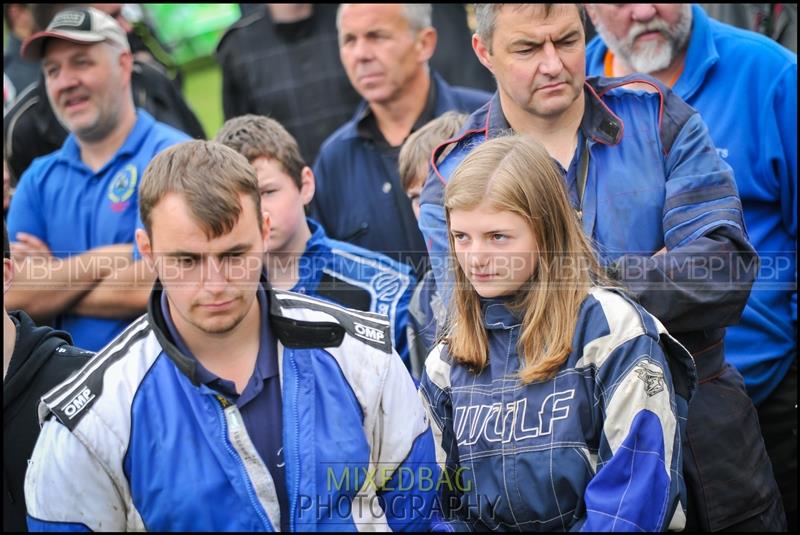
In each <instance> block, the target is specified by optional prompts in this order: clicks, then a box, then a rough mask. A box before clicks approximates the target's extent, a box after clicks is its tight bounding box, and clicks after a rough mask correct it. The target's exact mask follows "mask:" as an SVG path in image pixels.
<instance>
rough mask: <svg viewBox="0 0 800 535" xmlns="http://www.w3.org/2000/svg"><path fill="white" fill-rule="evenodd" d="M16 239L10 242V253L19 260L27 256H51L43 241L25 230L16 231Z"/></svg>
mask: <svg viewBox="0 0 800 535" xmlns="http://www.w3.org/2000/svg"><path fill="white" fill-rule="evenodd" d="M16 238H17V241H14V242H11V254H12V255H13V256H14V257H15V258H16V259H17V260H19V261H22V260H25V259H26V258H29V257H34V256H35V257H42V258H48V257H50V256H53V253H52V252H51V251H50V247H48V246H47V244H46V243H45V242H43V241H42V240H40V239H39V238H37V237H36V236H34V235H33V234H28V233H27V232H17V236H16Z"/></svg>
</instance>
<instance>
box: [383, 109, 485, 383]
mask: <svg viewBox="0 0 800 535" xmlns="http://www.w3.org/2000/svg"><path fill="white" fill-rule="evenodd" d="M468 117H469V116H468V115H467V114H466V113H457V112H454V111H448V112H446V113H444V114H442V115H441V116H439V117H437V118H436V119H434V120H432V121H430V122H429V123H427V124H426V125H425V126H423V127H422V128H420V129H419V130H417V131H416V132H414V133H413V134H411V135H410V136H408V139H406V141H405V143H403V148H402V149H400V156H399V158H398V166H399V167H400V183H401V184H402V185H403V190H404V191H405V192H406V195H407V196H408V199H409V200H410V201H411V207H412V208H413V210H414V215H415V216H416V217H417V219H419V195H420V193H421V192H422V186H423V185H424V184H425V179H426V178H428V173H429V172H430V161H431V155H432V154H433V150H434V149H435V148H436V147H438V146H439V145H441V144H442V143H444V142H445V141H447V140H449V139H451V138H453V137H454V136H455V135H456V134H457V133H458V132H459V131H460V130H461V128H462V127H463V126H464V123H465V122H466V121H467V118H468ZM448 152H449V151H446V152H444V153H443V154H442V155H441V156H440V158H444V156H446V155H447V153H448ZM441 260H444V259H437V258H431V262H438V261H441ZM446 313H447V311H446V310H445V307H444V303H443V302H442V298H441V297H440V295H439V292H437V291H436V279H435V278H434V276H433V271H431V270H429V271H427V272H426V273H425V275H424V276H423V278H422V280H420V282H419V284H417V287H416V288H415V289H414V294H413V296H412V297H411V303H409V305H408V327H407V329H406V331H407V336H408V351H409V360H410V362H411V374H412V375H413V376H414V378H415V379H419V377H420V376H421V375H422V369H423V367H424V365H425V359H426V358H427V356H428V353H429V352H430V350H431V349H433V347H434V345H435V342H436V334H437V331H438V327H439V326H441V325H444V320H445V315H446Z"/></svg>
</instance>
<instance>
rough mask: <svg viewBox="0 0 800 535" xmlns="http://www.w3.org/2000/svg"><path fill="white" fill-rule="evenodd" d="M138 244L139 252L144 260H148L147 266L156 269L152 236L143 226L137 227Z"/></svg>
mask: <svg viewBox="0 0 800 535" xmlns="http://www.w3.org/2000/svg"><path fill="white" fill-rule="evenodd" d="M136 246H137V247H138V248H139V253H140V254H141V255H142V258H144V261H145V262H147V267H149V268H150V269H152V270H154V269H155V260H154V259H153V246H152V244H151V243H150V236H148V235H147V231H146V230H144V229H143V228H138V229H136Z"/></svg>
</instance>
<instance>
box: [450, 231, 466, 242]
mask: <svg viewBox="0 0 800 535" xmlns="http://www.w3.org/2000/svg"><path fill="white" fill-rule="evenodd" d="M453 239H454V240H455V241H458V242H461V241H464V240H466V239H467V235H466V234H464V233H462V232H454V233H453Z"/></svg>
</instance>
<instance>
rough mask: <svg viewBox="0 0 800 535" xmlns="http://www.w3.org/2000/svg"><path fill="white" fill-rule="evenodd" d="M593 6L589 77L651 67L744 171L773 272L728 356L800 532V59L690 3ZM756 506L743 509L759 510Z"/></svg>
mask: <svg viewBox="0 0 800 535" xmlns="http://www.w3.org/2000/svg"><path fill="white" fill-rule="evenodd" d="M587 12H588V14H589V15H590V16H591V18H592V21H593V22H594V24H595V26H596V28H597V31H598V34H599V36H598V37H597V38H595V39H594V40H593V41H592V42H591V43H590V44H589V46H588V48H587V61H586V70H587V73H588V74H590V75H594V74H600V75H605V76H626V75H628V74H630V73H632V72H644V73H647V74H650V75H652V76H654V77H655V78H657V79H659V80H660V81H661V82H663V83H664V84H666V85H669V86H671V87H672V90H673V91H674V92H675V93H677V94H678V95H679V96H681V97H682V98H683V99H684V100H685V101H686V102H687V103H689V104H690V105H691V106H692V107H694V108H695V109H696V110H698V111H699V112H700V113H701V115H702V116H703V118H704V120H705V122H706V124H707V125H708V129H709V133H710V134H711V137H712V139H713V140H714V144H715V146H716V147H717V151H718V152H719V154H720V156H721V157H722V158H723V159H724V160H725V161H726V162H727V163H728V164H729V165H730V166H731V167H732V168H733V170H734V176H735V179H736V182H737V185H738V189H739V194H740V196H741V199H742V206H743V209H744V217H745V223H746V225H747V229H748V232H749V235H750V241H751V242H752V244H753V246H754V247H755V249H756V250H757V251H758V253H759V256H760V257H761V271H760V273H759V277H758V279H757V280H756V283H755V284H754V286H753V290H752V293H751V295H750V298H749V300H748V302H747V305H746V307H745V309H744V312H743V313H742V318H741V321H740V322H739V324H738V325H734V326H731V327H728V329H727V333H726V336H725V346H726V348H725V349H726V355H727V358H728V360H729V361H730V362H731V363H732V364H733V365H734V366H736V368H738V370H739V371H740V372H741V374H742V375H743V377H744V380H745V385H746V387H747V390H748V393H749V394H750V396H751V398H752V399H753V403H754V404H755V405H756V408H757V410H758V418H759V421H760V424H761V430H762V434H763V437H764V442H765V444H766V447H767V453H768V454H769V457H770V460H771V461H772V465H773V472H774V474H775V476H776V479H777V481H778V486H779V488H780V491H781V494H782V496H783V503H784V507H785V509H786V514H787V519H788V527H789V531H795V529H796V527H797V479H796V474H797V340H796V338H795V336H794V333H795V329H796V328H797V264H796V256H797V56H796V55H795V54H793V53H792V52H790V51H789V50H787V49H786V48H784V47H782V46H780V45H778V44H776V43H775V42H774V41H772V40H770V39H767V38H766V37H764V36H761V35H759V34H757V33H755V32H750V31H745V30H741V29H738V28H734V27H733V26H729V25H727V24H723V23H720V22H718V21H716V20H713V19H711V18H709V17H708V16H707V15H706V13H705V12H704V11H703V10H702V9H701V8H700V7H698V6H694V7H693V6H691V5H689V4H676V5H667V4H604V5H600V4H597V5H589V6H587ZM695 453H697V452H695ZM700 454H701V455H702V453H700ZM706 454H707V455H714V452H707V453H706ZM729 486H730V485H729ZM747 505H748V507H745V508H744V509H742V511H744V510H750V509H752V508H753V507H754V506H755V505H754V504H747ZM731 507H734V505H733V504H731ZM711 524H712V525H711V526H706V527H708V528H709V529H713V527H714V522H713V515H712V518H711Z"/></svg>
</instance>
